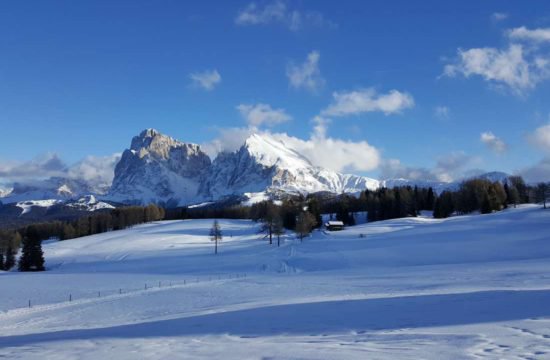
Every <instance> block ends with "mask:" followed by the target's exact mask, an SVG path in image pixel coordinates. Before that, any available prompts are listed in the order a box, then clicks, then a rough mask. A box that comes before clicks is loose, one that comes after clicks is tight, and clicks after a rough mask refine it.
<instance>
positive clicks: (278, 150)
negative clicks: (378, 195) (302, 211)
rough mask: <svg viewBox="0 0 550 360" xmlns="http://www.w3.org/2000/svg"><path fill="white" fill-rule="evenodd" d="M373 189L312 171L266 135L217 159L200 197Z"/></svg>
mask: <svg viewBox="0 0 550 360" xmlns="http://www.w3.org/2000/svg"><path fill="white" fill-rule="evenodd" d="M376 187H378V181H376V180H373V179H369V178H365V177H360V176H355V175H343V174H339V173H336V172H333V171H330V170H327V169H322V168H319V167H315V166H314V165H312V164H311V162H310V161H309V160H308V159H306V158H305V157H303V156H302V155H301V154H299V153H298V152H296V151H295V150H293V149H291V148H289V147H288V146H286V145H285V144H284V143H282V142H281V141H279V140H277V139H274V138H271V137H269V136H268V135H262V136H260V135H252V136H250V137H249V138H248V139H247V140H246V142H245V144H244V145H243V146H242V147H241V148H240V149H239V150H238V151H236V152H233V153H222V154H220V155H218V157H217V158H216V159H215V160H214V162H213V164H212V168H211V169H210V172H209V176H208V177H207V179H206V181H205V182H204V183H203V185H202V186H201V188H200V189H199V194H200V195H201V196H203V197H205V198H209V199H217V198H219V197H222V196H225V195H232V194H244V193H254V192H263V191H267V192H272V193H278V192H286V193H312V192H318V191H328V192H334V193H340V192H344V191H345V192H358V191H362V190H365V189H366V188H369V189H373V188H376Z"/></svg>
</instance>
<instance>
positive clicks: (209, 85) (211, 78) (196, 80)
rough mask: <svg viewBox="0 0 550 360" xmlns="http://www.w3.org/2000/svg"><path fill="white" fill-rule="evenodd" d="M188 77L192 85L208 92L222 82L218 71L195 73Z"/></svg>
mask: <svg viewBox="0 0 550 360" xmlns="http://www.w3.org/2000/svg"><path fill="white" fill-rule="evenodd" d="M189 77H190V78H191V80H192V82H193V85H195V86H198V87H200V88H202V89H204V90H208V91H210V90H213V89H214V88H215V87H216V86H217V85H218V84H219V83H220V82H221V81H222V77H221V75H220V73H219V72H218V70H206V71H202V72H196V73H192V74H190V75H189Z"/></svg>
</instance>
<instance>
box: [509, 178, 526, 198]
mask: <svg viewBox="0 0 550 360" xmlns="http://www.w3.org/2000/svg"><path fill="white" fill-rule="evenodd" d="M508 181H509V182H510V186H511V187H512V186H513V187H515V188H516V190H517V191H518V197H519V203H520V204H525V203H528V202H529V190H528V186H527V185H526V184H525V181H524V180H523V178H522V177H521V176H510V177H508Z"/></svg>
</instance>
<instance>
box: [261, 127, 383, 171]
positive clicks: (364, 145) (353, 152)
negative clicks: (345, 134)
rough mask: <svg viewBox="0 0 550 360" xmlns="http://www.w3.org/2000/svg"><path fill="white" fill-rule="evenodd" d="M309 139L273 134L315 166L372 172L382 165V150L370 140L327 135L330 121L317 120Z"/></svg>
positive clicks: (336, 169) (337, 169)
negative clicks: (355, 139)
mask: <svg viewBox="0 0 550 360" xmlns="http://www.w3.org/2000/svg"><path fill="white" fill-rule="evenodd" d="M314 122H315V127H314V130H313V132H312V134H311V135H310V138H309V139H307V140H304V139H299V138H297V137H293V136H289V135H287V134H272V136H274V137H275V138H277V139H279V140H280V141H282V142H283V143H284V144H285V145H287V146H288V147H290V148H292V149H294V150H296V151H297V152H299V153H300V154H302V155H304V156H305V157H306V158H307V159H309V160H310V161H311V163H312V164H314V165H315V166H319V167H323V168H326V169H330V170H333V171H337V172H347V171H369V170H373V169H376V168H377V167H378V166H379V165H380V161H381V156H380V152H379V150H378V149H377V148H376V147H374V146H372V145H370V144H369V143H368V142H367V141H356V142H354V141H349V140H343V139H336V138H331V137H327V136H326V125H327V120H325V119H322V118H319V117H317V118H316V119H315V120H314Z"/></svg>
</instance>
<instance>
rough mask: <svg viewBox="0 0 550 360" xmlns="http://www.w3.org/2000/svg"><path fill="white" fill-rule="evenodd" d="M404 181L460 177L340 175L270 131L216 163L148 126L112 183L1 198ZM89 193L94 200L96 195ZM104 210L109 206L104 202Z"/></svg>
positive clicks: (168, 200) (439, 187) (167, 196)
mask: <svg viewBox="0 0 550 360" xmlns="http://www.w3.org/2000/svg"><path fill="white" fill-rule="evenodd" d="M481 177H485V178H487V179H489V180H493V181H502V180H504V179H506V178H507V177H508V174H505V173H501V172H493V173H487V174H484V175H481ZM404 185H411V186H415V185H417V186H419V187H432V188H434V190H435V191H437V192H441V191H443V190H445V189H453V188H456V187H457V186H458V183H445V182H434V181H417V180H408V179H388V180H376V179H372V178H368V177H363V176H357V175H351V174H341V173H338V172H334V171H331V170H328V169H325V168H320V167H318V166H315V165H313V164H312V163H311V162H310V161H309V160H308V159H307V158H306V157H305V156H303V155H302V154H300V153H299V152H297V151H296V150H295V149H293V148H292V147H290V146H288V145H287V144H285V143H283V142H282V141H280V140H278V139H276V138H274V137H272V136H270V135H265V134H262V135H258V134H254V135H251V136H250V137H249V138H248V139H246V141H245V142H244V144H243V145H242V146H241V147H240V148H239V149H238V150H237V151H234V152H222V153H220V154H219V155H218V156H217V157H216V158H215V159H214V160H213V161H212V160H211V159H210V157H209V156H208V155H207V154H206V153H205V152H204V151H203V150H202V149H201V147H200V146H199V145H196V144H189V143H184V142H180V141H178V140H175V139H173V138H171V137H169V136H167V135H163V134H161V133H159V132H158V131H156V130H154V129H147V130H144V131H143V132H141V133H140V134H139V135H138V136H136V137H134V138H133V139H132V142H131V145H130V148H129V149H127V150H125V151H124V152H123V154H122V157H121V159H120V161H119V162H118V164H117V165H116V168H115V173H114V179H113V183H112V186H111V187H110V188H101V189H98V188H95V187H93V186H91V185H90V184H87V183H86V182H85V181H83V180H74V179H64V178H51V179H47V180H44V181H40V182H35V183H33V184H27V185H25V184H15V186H14V187H13V189H11V190H8V191H3V192H0V201H2V202H3V203H18V204H19V203H21V204H23V203H24V202H29V201H38V200H56V201H61V202H63V203H64V204H71V203H75V202H76V203H78V202H79V201H78V199H81V198H83V197H84V196H90V195H91V196H95V197H93V201H85V200H84V203H91V204H95V203H97V202H99V200H96V197H97V199H100V200H101V201H103V202H104V204H108V203H122V204H146V203H150V202H154V203H160V204H163V205H165V206H169V207H170V206H181V205H191V204H198V203H204V202H215V201H221V200H223V199H226V198H228V197H239V198H242V199H243V200H246V199H249V200H250V199H251V200H252V201H254V199H264V198H269V197H277V196H279V195H281V194H298V193H302V194H305V193H316V192H328V193H337V194H339V193H343V192H345V193H359V192H361V191H363V190H365V189H371V190H374V189H377V188H379V187H383V186H385V187H393V186H404ZM84 199H88V200H91V198H90V197H88V198H84ZM81 203H82V201H81ZM37 204H40V203H37ZM43 204H46V203H43ZM48 204H49V203H48ZM52 204H59V202H53V203H52ZM22 206H23V205H22ZM36 206H39V205H36ZM50 206H51V205H50ZM101 208H105V207H104V206H103V205H101ZM91 209H93V206H92V207H91Z"/></svg>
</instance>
